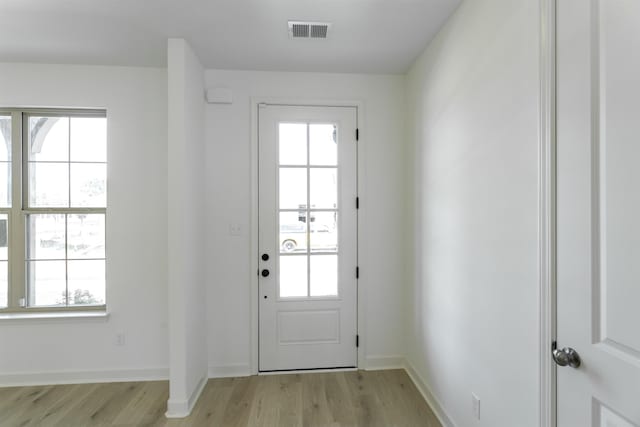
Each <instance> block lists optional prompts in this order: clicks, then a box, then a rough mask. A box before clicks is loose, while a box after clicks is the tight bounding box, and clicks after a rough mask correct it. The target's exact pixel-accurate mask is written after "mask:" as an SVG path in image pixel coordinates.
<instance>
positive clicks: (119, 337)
mask: <svg viewBox="0 0 640 427" xmlns="http://www.w3.org/2000/svg"><path fill="white" fill-rule="evenodd" d="M116 345H119V346H122V345H124V334H122V333H121V334H118V335H116Z"/></svg>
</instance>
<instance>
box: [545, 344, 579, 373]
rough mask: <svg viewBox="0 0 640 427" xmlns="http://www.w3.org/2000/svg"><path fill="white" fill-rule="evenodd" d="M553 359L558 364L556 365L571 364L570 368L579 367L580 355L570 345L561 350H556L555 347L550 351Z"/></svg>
mask: <svg viewBox="0 0 640 427" xmlns="http://www.w3.org/2000/svg"><path fill="white" fill-rule="evenodd" d="M552 355H553V360H554V361H555V362H556V363H557V364H558V366H567V365H569V366H571V367H572V368H576V369H577V368H579V367H580V364H581V363H582V361H581V360H580V355H579V354H578V352H577V351H575V350H574V349H572V348H571V347H565V348H563V349H562V350H558V349H557V348H554V349H553V352H552Z"/></svg>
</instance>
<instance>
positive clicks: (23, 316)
mask: <svg viewBox="0 0 640 427" xmlns="http://www.w3.org/2000/svg"><path fill="white" fill-rule="evenodd" d="M108 318H109V313H107V312H106V311H57V312H51V311H50V312H46V311H40V312H33V313H24V312H22V313H0V322H4V321H11V320H15V321H32V320H46V321H50V320H98V321H100V320H103V321H106V320H107V319H108Z"/></svg>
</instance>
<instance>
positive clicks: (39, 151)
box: [29, 117, 69, 162]
mask: <svg viewBox="0 0 640 427" xmlns="http://www.w3.org/2000/svg"><path fill="white" fill-rule="evenodd" d="M29 142H30V150H29V160H30V161H36V162H68V161H69V118H68V117H29Z"/></svg>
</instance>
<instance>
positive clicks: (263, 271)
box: [260, 268, 269, 277]
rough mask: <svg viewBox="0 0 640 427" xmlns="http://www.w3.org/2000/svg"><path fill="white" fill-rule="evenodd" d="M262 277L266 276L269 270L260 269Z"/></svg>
mask: <svg viewBox="0 0 640 427" xmlns="http://www.w3.org/2000/svg"><path fill="white" fill-rule="evenodd" d="M260 274H262V277H268V276H269V270H267V269H266V268H265V269H264V270H262V273H260Z"/></svg>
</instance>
